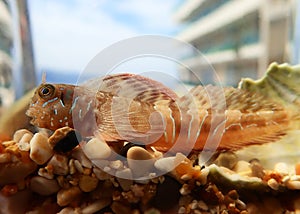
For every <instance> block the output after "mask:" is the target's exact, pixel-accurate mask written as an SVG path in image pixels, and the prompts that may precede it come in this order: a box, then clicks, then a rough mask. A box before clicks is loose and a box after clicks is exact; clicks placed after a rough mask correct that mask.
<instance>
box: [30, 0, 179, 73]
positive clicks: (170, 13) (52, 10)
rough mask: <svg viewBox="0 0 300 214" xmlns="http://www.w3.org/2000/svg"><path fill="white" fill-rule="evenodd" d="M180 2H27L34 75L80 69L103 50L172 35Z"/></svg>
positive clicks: (89, 0)
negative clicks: (137, 38) (128, 41)
mask: <svg viewBox="0 0 300 214" xmlns="http://www.w3.org/2000/svg"><path fill="white" fill-rule="evenodd" d="M179 2H180V0H143V1H141V0H126V1H125V0H123V1H121V0H115V1H112V0H64V1H61V0H43V1H40V0H28V3H29V13H30V20H31V31H32V38H33V46H34V54H35V64H36V68H37V70H38V71H39V70H41V69H53V70H64V71H69V72H73V71H74V72H75V71H81V70H83V69H84V68H85V67H86V66H87V64H88V63H89V61H90V60H91V59H93V57H94V56H95V55H96V54H98V53H99V52H101V51H102V50H103V49H104V48H107V47H109V46H110V45H112V44H114V43H116V42H118V41H122V40H124V39H127V38H132V37H134V36H140V35H148V34H154V35H163V36H174V35H176V32H177V31H178V24H177V23H176V22H175V21H174V10H175V9H176V6H177V5H178V3H179Z"/></svg>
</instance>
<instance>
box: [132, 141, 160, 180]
mask: <svg viewBox="0 0 300 214" xmlns="http://www.w3.org/2000/svg"><path fill="white" fill-rule="evenodd" d="M127 159H128V160H127V161H128V166H129V168H130V169H131V171H132V174H133V176H134V177H136V178H140V177H143V176H148V175H149V173H150V172H151V169H152V168H153V166H154V159H153V157H152V155H151V154H150V153H149V152H148V151H147V150H146V149H143V148H141V147H139V146H134V147H131V148H130V149H129V150H128V152H127Z"/></svg>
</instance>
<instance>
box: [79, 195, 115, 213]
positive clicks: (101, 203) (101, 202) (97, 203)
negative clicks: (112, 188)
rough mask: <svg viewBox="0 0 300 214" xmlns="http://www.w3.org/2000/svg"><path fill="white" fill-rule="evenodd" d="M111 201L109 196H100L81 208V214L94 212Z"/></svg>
mask: <svg viewBox="0 0 300 214" xmlns="http://www.w3.org/2000/svg"><path fill="white" fill-rule="evenodd" d="M110 203H111V199H110V198H102V199H99V200H97V201H94V202H93V203H91V204H89V205H88V206H86V207H85V208H83V209H82V210H81V213H82V214H90V213H96V212H98V211H100V210H102V209H103V208H105V207H107V206H108V205H109V204H110Z"/></svg>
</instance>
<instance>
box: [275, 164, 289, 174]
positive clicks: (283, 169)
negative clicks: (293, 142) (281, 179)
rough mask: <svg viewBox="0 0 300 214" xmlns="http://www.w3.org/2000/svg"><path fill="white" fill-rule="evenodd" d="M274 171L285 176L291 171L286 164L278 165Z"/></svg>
mask: <svg viewBox="0 0 300 214" xmlns="http://www.w3.org/2000/svg"><path fill="white" fill-rule="evenodd" d="M274 170H275V171H276V172H279V173H281V174H283V175H287V174H289V169H288V166H287V165H286V164H285V163H277V164H276V165H275V167H274Z"/></svg>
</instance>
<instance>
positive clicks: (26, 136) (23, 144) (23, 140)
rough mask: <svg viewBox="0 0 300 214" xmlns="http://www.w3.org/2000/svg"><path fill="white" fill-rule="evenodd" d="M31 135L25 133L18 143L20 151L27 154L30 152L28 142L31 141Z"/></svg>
mask: <svg viewBox="0 0 300 214" xmlns="http://www.w3.org/2000/svg"><path fill="white" fill-rule="evenodd" d="M32 136H33V134H32V133H25V134H24V135H23V136H22V138H21V139H20V140H19V142H18V147H19V149H20V150H21V151H26V152H28V151H29V150H30V144H29V143H30V140H31V139H32Z"/></svg>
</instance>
